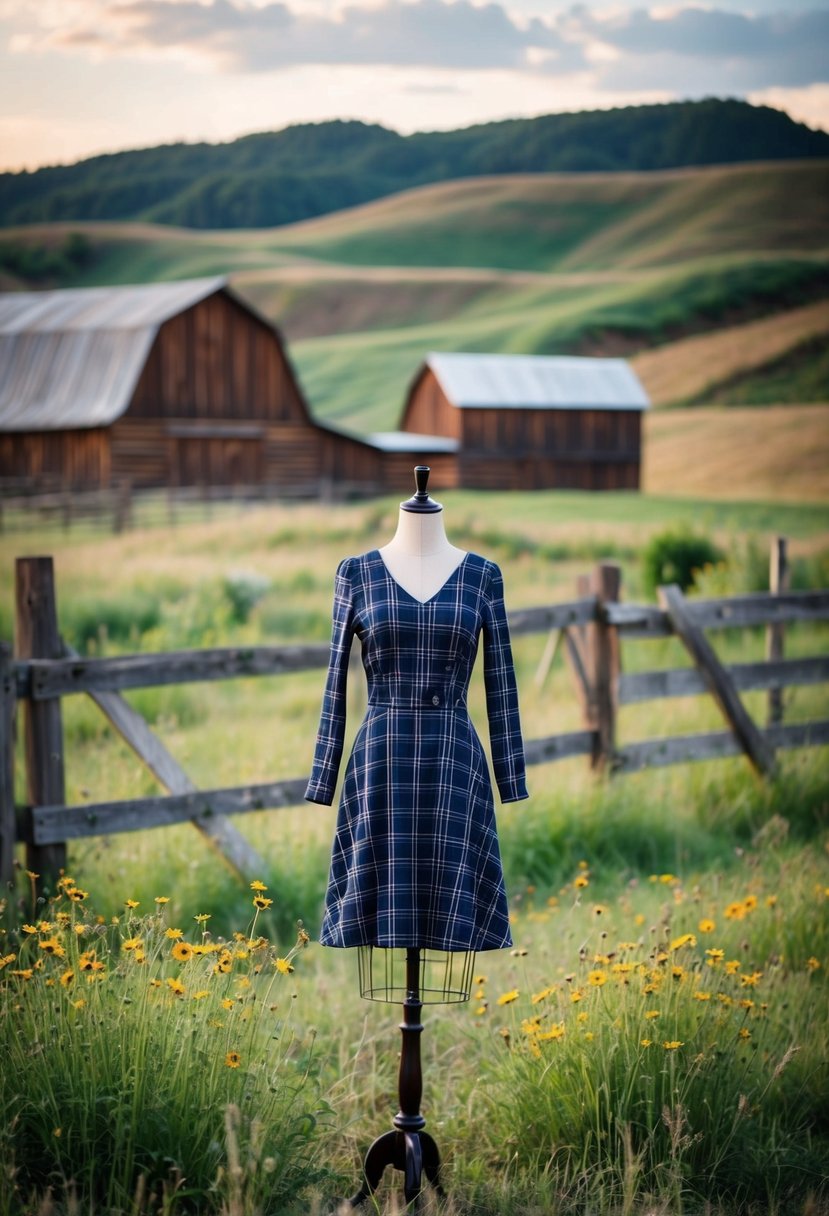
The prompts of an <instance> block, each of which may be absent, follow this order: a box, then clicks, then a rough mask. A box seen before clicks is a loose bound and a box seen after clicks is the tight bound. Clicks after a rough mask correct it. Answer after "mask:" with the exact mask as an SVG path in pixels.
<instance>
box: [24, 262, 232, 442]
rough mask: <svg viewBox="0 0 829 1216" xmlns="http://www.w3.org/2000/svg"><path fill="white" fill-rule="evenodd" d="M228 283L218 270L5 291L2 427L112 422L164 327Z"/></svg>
mask: <svg viewBox="0 0 829 1216" xmlns="http://www.w3.org/2000/svg"><path fill="white" fill-rule="evenodd" d="M222 288H224V289H226V288H227V279H226V278H225V277H224V276H214V277H211V278H205V279H187V280H182V281H180V282H173V283H146V284H139V285H131V286H127V287H72V288H63V289H60V290H57V291H21V292H5V293H2V294H0V430H2V431H29V430H64V429H71V428H74V427H94V426H108V425H109V424H110V423H111V422H114V421H115V419H116V418H119V417H120V416H121V414H123V412H124V410H125V409H126V408H127V406H128V405H129V402H130V399H131V397H132V394H133V391H134V389H135V385H136V382H137V380H138V377H139V375H140V374H141V370H142V368H143V366H144V363H145V361H146V359H147V356H148V354H149V351H150V347H151V346H152V344H153V341H154V340H155V336H156V334H157V333H158V330H159V327H160V326H161V325H162V324H163V323H164V322H165V321H167V320H169V319H170V317H174V316H176V315H177V314H178V313H180V312H183V311H184V310H185V309H186V308H190V307H191V306H192V305H193V304H198V303H199V301H200V300H203V299H205V298H206V297H207V296H210V295H213V293H214V292H216V291H219V290H220V289H222ZM246 307H248V306H247V305H246ZM251 311H252V310H251Z"/></svg>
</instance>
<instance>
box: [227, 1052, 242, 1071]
mask: <svg viewBox="0 0 829 1216" xmlns="http://www.w3.org/2000/svg"><path fill="white" fill-rule="evenodd" d="M241 1063H242V1057H241V1056H240V1055H239V1052H238V1051H229V1052H228V1053H227V1055H226V1056H225V1064H226V1065H227V1066H228V1068H238V1067H239V1065H240V1064H241Z"/></svg>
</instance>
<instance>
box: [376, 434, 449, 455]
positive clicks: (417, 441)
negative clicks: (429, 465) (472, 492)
mask: <svg viewBox="0 0 829 1216" xmlns="http://www.w3.org/2000/svg"><path fill="white" fill-rule="evenodd" d="M365 439H366V442H368V443H370V444H371V446H372V447H373V448H378V449H379V450H380V451H381V452H457V450H458V448H459V447H460V443H459V441H458V440H457V439H450V438H449V437H448V436H447V435H419V434H417V433H416V432H414V431H373V432H372V434H370V435H366V436H365Z"/></svg>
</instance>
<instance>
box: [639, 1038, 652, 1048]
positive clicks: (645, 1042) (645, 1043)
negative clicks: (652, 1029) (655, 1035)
mask: <svg viewBox="0 0 829 1216" xmlns="http://www.w3.org/2000/svg"><path fill="white" fill-rule="evenodd" d="M639 1042H640V1044H641V1045H642V1046H643V1047H650V1045H651V1043H652V1042H653V1039H640V1040H639Z"/></svg>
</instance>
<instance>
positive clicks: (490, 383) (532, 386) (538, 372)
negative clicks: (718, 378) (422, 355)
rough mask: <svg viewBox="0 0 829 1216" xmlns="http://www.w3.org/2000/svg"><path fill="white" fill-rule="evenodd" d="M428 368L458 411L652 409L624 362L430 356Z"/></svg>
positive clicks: (517, 357) (634, 376) (638, 383)
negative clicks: (472, 409) (473, 409)
mask: <svg viewBox="0 0 829 1216" xmlns="http://www.w3.org/2000/svg"><path fill="white" fill-rule="evenodd" d="M426 364H427V366H428V367H430V368H431V370H432V371H433V372H434V374H435V375H436V376H437V378H438V380H439V381H440V384H441V387H442V388H443V391H444V392H445V393H446V396H447V397H448V398H449V400H450V401H451V402H452V404H453V405H456V406H458V408H459V409H464V408H466V409H469V408H472V407H474V408H476V409H590V408H593V409H620V410H644V409H648V407H649V406H650V401H649V400H648V395H647V393H646V392H645V390H644V388H643V387H642V385H641V383H640V381H639V379H638V377H637V375H636V373H635V372H634V371H633V369H632V368H631V366H630V365H629V364H628V363H627V362H626V360H624V359H586V358H578V357H575V356H564V355H561V356H559V355H474V354H440V353H431V354H429V355H427V356H426Z"/></svg>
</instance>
